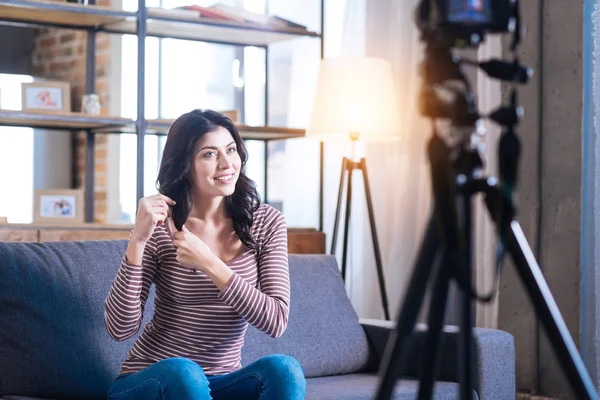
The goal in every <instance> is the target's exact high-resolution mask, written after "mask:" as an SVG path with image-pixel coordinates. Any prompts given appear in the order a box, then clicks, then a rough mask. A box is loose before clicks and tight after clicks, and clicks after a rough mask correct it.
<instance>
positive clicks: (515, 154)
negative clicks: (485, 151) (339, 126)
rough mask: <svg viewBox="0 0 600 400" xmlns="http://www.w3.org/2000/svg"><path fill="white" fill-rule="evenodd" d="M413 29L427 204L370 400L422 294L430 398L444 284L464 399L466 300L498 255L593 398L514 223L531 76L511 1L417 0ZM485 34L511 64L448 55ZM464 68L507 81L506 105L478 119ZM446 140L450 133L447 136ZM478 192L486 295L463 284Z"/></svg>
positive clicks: (395, 370) (403, 351)
mask: <svg viewBox="0 0 600 400" xmlns="http://www.w3.org/2000/svg"><path fill="white" fill-rule="evenodd" d="M398 1H404V0H398ZM415 22H416V25H417V27H418V29H419V31H420V33H421V41H422V42H424V43H425V57H424V59H423V62H422V64H421V76H422V85H421V91H420V94H419V109H420V112H421V114H422V115H423V116H425V117H427V118H431V119H432V122H434V123H432V127H433V129H432V135H431V139H430V140H429V142H428V145H427V152H428V158H429V164H430V170H431V183H432V195H433V205H434V207H433V210H432V213H431V216H430V218H429V222H428V224H427V228H426V230H425V234H424V236H423V239H422V242H421V246H420V248H419V251H418V254H417V256H416V259H415V261H414V267H413V272H412V275H411V276H410V278H409V282H408V287H407V289H406V291H405V294H404V298H403V299H402V302H401V304H400V312H399V314H398V317H397V318H396V327H395V328H394V329H393V330H392V331H391V332H390V337H389V339H388V343H387V346H386V351H385V354H384V357H383V359H382V362H381V366H380V378H381V380H380V384H379V387H378V388H377V392H376V397H375V399H376V400H389V399H391V398H392V393H393V390H394V386H395V382H396V380H397V379H398V378H400V377H402V376H403V369H404V367H405V361H406V356H407V354H408V349H409V348H410V341H411V338H412V337H413V336H412V334H413V331H414V328H415V324H416V321H417V318H418V316H419V313H420V311H421V307H422V306H423V304H424V298H425V296H426V292H427V291H428V289H429V290H430V291H431V296H430V299H429V314H428V316H427V338H426V344H425V346H424V349H425V350H424V353H425V354H423V356H422V358H423V359H424V361H423V365H422V371H421V376H420V383H419V394H418V398H419V399H431V398H432V396H433V388H434V382H435V381H436V380H437V379H438V378H439V376H438V366H439V363H440V356H439V349H440V348H441V346H442V341H441V333H442V328H443V321H444V314H445V312H446V305H447V300H448V291H449V285H450V282H451V281H453V282H455V283H457V284H458V287H459V289H460V291H461V297H460V308H461V316H460V329H459V331H460V338H459V349H458V354H459V355H460V356H459V360H458V365H457V370H458V377H459V398H460V399H461V400H471V399H472V398H473V391H474V389H475V384H476V380H475V378H474V376H475V375H474V360H475V354H474V353H473V352H474V348H475V346H473V335H472V330H473V327H474V317H473V307H472V302H473V301H476V300H479V301H489V300H491V299H492V298H493V297H494V296H495V291H496V289H497V288H498V287H499V285H498V284H497V280H498V279H499V276H500V266H501V261H502V258H503V254H504V253H505V251H506V253H508V254H509V255H510V256H511V258H512V260H513V263H514V267H515V268H516V270H517V272H518V274H519V276H520V278H521V281H522V283H523V284H524V287H525V290H526V292H527V294H528V295H529V298H530V300H531V301H532V303H533V306H534V308H535V311H536V313H537V314H538V316H539V317H540V320H541V322H542V324H543V326H544V328H545V329H546V332H547V334H548V337H549V339H550V342H551V343H552V346H553V348H554V350H555V352H556V354H557V355H558V356H559V358H560V364H561V365H562V367H563V369H564V371H565V372H566V375H567V377H568V379H569V381H570V383H571V386H572V388H573V390H574V392H575V394H576V396H577V398H578V399H582V400H584V399H585V400H596V399H598V394H597V393H596V390H595V388H594V385H593V383H592V380H591V378H590V376H589V374H588V373H587V371H586V369H585V365H584V363H583V361H582V359H581V355H580V354H579V353H578V350H577V347H576V346H575V343H574V341H573V338H572V337H571V335H570V333H569V331H568V329H567V326H566V324H565V322H564V320H563V318H562V316H561V314H560V311H559V309H558V306H557V305H556V302H555V301H554V299H553V297H552V294H551V293H550V289H549V288H548V285H547V283H546V281H545V280H544V277H543V273H542V271H541V268H540V266H539V265H538V264H537V261H536V260H535V257H534V256H533V252H532V251H531V248H530V247H529V244H528V243H527V239H526V238H525V235H524V233H523V231H522V229H521V227H520V225H519V222H518V221H517V219H516V217H515V216H516V210H515V208H516V207H515V203H514V201H513V193H514V191H515V189H516V186H517V176H518V172H517V171H518V162H519V158H520V151H521V147H520V140H519V138H518V135H517V133H516V131H515V126H516V125H517V124H518V122H519V120H520V119H521V116H522V115H523V111H522V109H521V107H519V106H518V104H517V90H516V86H517V85H518V84H524V83H527V81H528V80H529V78H530V77H531V76H532V75H533V71H532V70H531V69H530V68H528V67H526V66H524V65H521V64H520V63H519V57H518V55H517V51H516V50H517V47H518V45H519V44H520V41H521V23H520V14H519V0H421V1H420V3H419V5H418V6H417V8H416V10H415ZM493 33H512V43H511V46H510V51H511V52H512V54H513V60H512V61H505V60H502V59H491V60H485V61H479V60H469V59H467V58H465V57H459V56H458V55H457V54H454V53H457V52H454V53H453V50H454V48H464V47H467V48H468V47H477V46H479V45H480V44H481V43H482V42H483V41H484V39H485V37H486V35H487V34H493ZM463 64H467V65H473V66H477V67H478V68H480V69H481V70H483V71H484V72H485V73H487V75H488V76H489V77H490V78H494V79H499V80H502V81H505V82H508V83H510V84H511V87H510V101H509V103H508V104H506V105H500V106H499V107H498V108H497V109H495V110H493V111H492V112H490V113H489V114H488V115H481V114H480V112H479V111H478V109H477V105H476V102H475V96H474V94H473V93H472V92H473V91H472V87H471V83H470V82H469V80H468V78H467V76H466V75H465V74H464V72H463V71H462V69H461V66H462V65H463ZM482 118H489V119H490V120H492V121H494V122H495V123H497V124H498V125H500V126H501V127H502V133H501V135H500V139H499V142H498V175H499V176H498V178H495V177H487V176H484V174H483V172H482V171H483V168H482V167H483V164H484V163H483V158H482V157H481V156H480V154H479V148H478V144H477V141H476V140H470V139H473V136H474V134H476V133H478V129H477V128H478V126H477V124H478V122H479V121H480V120H481V119H482ZM436 120H447V121H449V122H450V126H451V129H450V131H449V132H450V137H451V138H453V139H455V138H458V139H459V140H447V139H448V137H447V136H446V137H442V136H443V135H441V133H443V132H441V130H440V129H439V127H438V124H436V123H435V122H437V121H436ZM444 122H445V121H444ZM453 134H458V135H456V137H452V135H453ZM479 193H481V194H483V196H481V198H482V199H483V200H484V202H485V205H486V209H487V211H488V214H489V216H490V217H491V219H492V221H493V223H494V224H495V226H496V233H497V242H498V243H497V249H496V253H495V264H496V274H495V279H496V283H495V284H494V285H493V287H494V289H493V290H492V291H491V292H490V293H487V294H485V295H481V294H479V293H478V292H477V290H476V289H475V288H474V287H473V279H472V274H473V257H472V253H473V244H474V232H473V224H472V221H473V206H472V202H473V200H474V199H475V197H474V196H475V195H477V194H479ZM430 280H431V284H430V282H429V281H430Z"/></svg>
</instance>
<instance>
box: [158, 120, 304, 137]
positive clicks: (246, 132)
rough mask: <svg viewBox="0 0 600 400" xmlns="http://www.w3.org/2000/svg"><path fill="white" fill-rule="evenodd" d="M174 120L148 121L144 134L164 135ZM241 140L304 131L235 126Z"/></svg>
mask: <svg viewBox="0 0 600 400" xmlns="http://www.w3.org/2000/svg"><path fill="white" fill-rule="evenodd" d="M173 121H174V120H169V119H156V120H148V126H147V129H146V132H147V133H148V134H153V135H166V134H167V133H168V131H169V128H170V127H171V124H172V123H173ZM235 125H236V126H237V128H238V132H239V133H240V136H241V137H242V138H243V139H255V140H275V139H292V138H299V137H304V129H291V128H281V127H274V126H248V125H244V124H239V123H236V124H235Z"/></svg>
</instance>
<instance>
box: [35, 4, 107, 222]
mask: <svg viewBox="0 0 600 400" xmlns="http://www.w3.org/2000/svg"><path fill="white" fill-rule="evenodd" d="M97 3H98V4H99V5H105V6H108V5H110V0H99V1H98V2H97ZM86 49H87V33H86V32H85V31H78V30H66V29H53V28H52V29H48V28H43V29H40V30H38V33H37V35H36V39H35V49H34V52H33V65H34V73H35V75H36V76H37V77H43V78H48V79H56V80H60V81H67V82H69V83H70V84H71V107H72V111H80V110H81V96H82V95H83V94H85V93H86V85H85V76H86ZM109 57H110V40H109V37H108V36H107V35H106V34H101V33H97V34H96V94H98V96H99V97H100V104H101V106H102V113H103V114H106V110H108V107H109V104H110V103H109V102H110V90H109V73H110V71H109V69H110V62H109ZM85 141H86V135H85V133H83V132H82V133H78V134H77V139H76V141H75V146H76V149H75V152H74V154H75V155H76V158H75V160H73V162H74V163H75V168H74V170H75V172H76V176H75V181H76V186H77V188H83V187H84V184H85ZM107 154H108V147H107V137H106V136H105V135H96V136H95V189H94V197H95V210H94V220H95V222H105V221H106V207H107V204H106V199H107V182H106V171H107V159H108V158H107Z"/></svg>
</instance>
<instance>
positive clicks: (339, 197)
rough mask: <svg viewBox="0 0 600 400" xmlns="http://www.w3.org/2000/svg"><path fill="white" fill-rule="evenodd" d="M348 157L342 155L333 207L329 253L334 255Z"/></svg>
mask: <svg viewBox="0 0 600 400" xmlns="http://www.w3.org/2000/svg"><path fill="white" fill-rule="evenodd" d="M347 164H348V159H347V158H346V157H344V158H343V159H342V174H341V176H340V188H339V189H338V198H337V207H336V208H335V221H334V224H333V235H332V236H331V254H332V255H335V248H336V244H337V233H338V225H339V221H340V208H341V206H342V189H343V188H344V176H345V175H346V168H347V167H346V166H347Z"/></svg>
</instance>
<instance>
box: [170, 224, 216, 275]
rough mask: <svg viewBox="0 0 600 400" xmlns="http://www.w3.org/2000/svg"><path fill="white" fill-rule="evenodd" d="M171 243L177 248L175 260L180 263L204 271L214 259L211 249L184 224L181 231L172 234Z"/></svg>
mask: <svg viewBox="0 0 600 400" xmlns="http://www.w3.org/2000/svg"><path fill="white" fill-rule="evenodd" d="M173 244H174V245H175V247H176V248H177V261H178V262H179V263H180V264H182V265H185V266H187V267H190V268H193V269H197V270H199V271H203V272H206V269H207V268H210V266H211V264H212V263H213V262H214V261H215V258H216V256H215V254H214V253H213V252H212V250H211V249H210V248H209V247H208V246H207V245H206V243H204V242H203V241H202V240H201V239H200V238H199V237H198V236H196V235H194V234H193V233H192V232H190V231H189V230H188V229H187V228H186V227H185V225H184V226H183V230H182V231H175V233H174V234H173Z"/></svg>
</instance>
